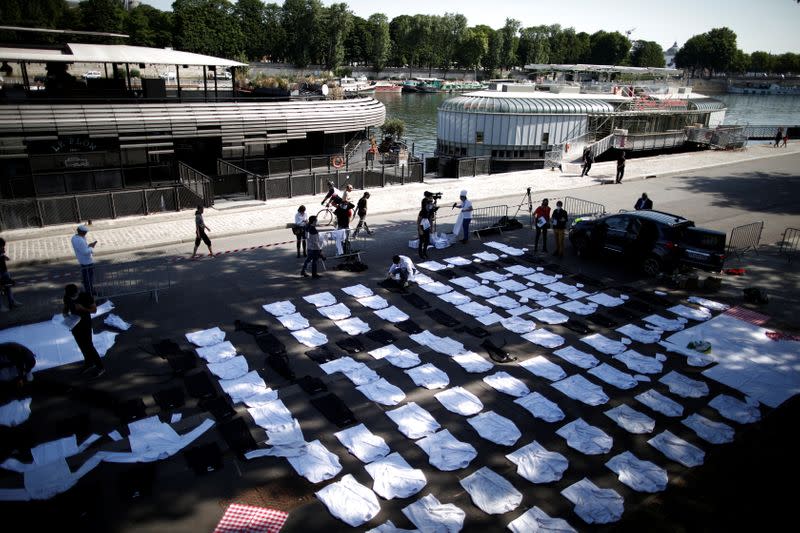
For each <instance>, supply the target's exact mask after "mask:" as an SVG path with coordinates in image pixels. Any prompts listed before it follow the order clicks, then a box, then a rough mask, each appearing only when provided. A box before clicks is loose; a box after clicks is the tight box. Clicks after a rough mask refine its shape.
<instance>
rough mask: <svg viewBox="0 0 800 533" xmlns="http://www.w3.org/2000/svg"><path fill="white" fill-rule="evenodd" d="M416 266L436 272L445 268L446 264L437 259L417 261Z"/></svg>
mask: <svg viewBox="0 0 800 533" xmlns="http://www.w3.org/2000/svg"><path fill="white" fill-rule="evenodd" d="M417 266H418V267H420V268H424V269H425V270H430V271H431V272H438V271H440V270H444V269H445V268H447V265H443V264H441V263H440V262H439V261H425V262H424V263H417Z"/></svg>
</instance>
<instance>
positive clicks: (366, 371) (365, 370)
mask: <svg viewBox="0 0 800 533" xmlns="http://www.w3.org/2000/svg"><path fill="white" fill-rule="evenodd" d="M356 364H357V365H358V366H356V367H353V368H347V369H345V370H342V374H344V375H345V376H347V379H349V380H350V381H352V382H353V385H356V386H358V385H366V384H367V383H372V382H373V381H378V380H379V379H380V378H381V377H380V376H379V375H378V373H377V372H375V371H374V370H372V369H371V368H370V367H368V366H367V365H365V364H364V363H360V362H358V363H356Z"/></svg>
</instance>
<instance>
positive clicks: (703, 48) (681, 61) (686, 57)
mask: <svg viewBox="0 0 800 533" xmlns="http://www.w3.org/2000/svg"><path fill="white" fill-rule="evenodd" d="M708 50H709V44H708V36H707V35H706V34H705V33H701V34H699V35H694V36H692V37H690V38H689V40H688V41H686V42H685V43H684V44H683V46H681V48H680V49H679V50H678V52H677V53H676V54H675V66H676V67H678V68H683V69H691V74H690V77H692V78H694V77H695V74H696V72H697V70H698V69H700V70H702V68H703V66H704V62H705V61H706V57H707V56H708V53H709V52H708Z"/></svg>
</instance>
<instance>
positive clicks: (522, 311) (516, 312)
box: [506, 298, 533, 316]
mask: <svg viewBox="0 0 800 533" xmlns="http://www.w3.org/2000/svg"><path fill="white" fill-rule="evenodd" d="M522 300H523V299H522V298H520V302H521V301H522ZM532 312H533V309H531V308H530V307H528V306H527V305H520V306H519V307H515V308H514V309H506V313H508V314H509V315H511V316H522V315H527V314H529V313H532Z"/></svg>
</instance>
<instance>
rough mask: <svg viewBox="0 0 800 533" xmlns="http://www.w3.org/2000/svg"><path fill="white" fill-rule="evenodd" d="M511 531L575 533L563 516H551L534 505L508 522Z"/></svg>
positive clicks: (516, 532) (525, 532)
mask: <svg viewBox="0 0 800 533" xmlns="http://www.w3.org/2000/svg"><path fill="white" fill-rule="evenodd" d="M508 529H509V530H511V533H534V532H537V533H538V532H541V533H577V532H576V531H575V529H574V528H573V527H572V526H570V525H569V522H567V521H566V520H564V519H563V518H551V517H550V515H548V514H547V513H545V512H544V511H542V510H541V509H539V508H538V507H536V506H533V507H531V508H530V509H528V510H527V511H525V513H524V514H522V515H520V516H519V517H518V518H516V519H514V520H512V521H511V522H510V523H509V524H508Z"/></svg>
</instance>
